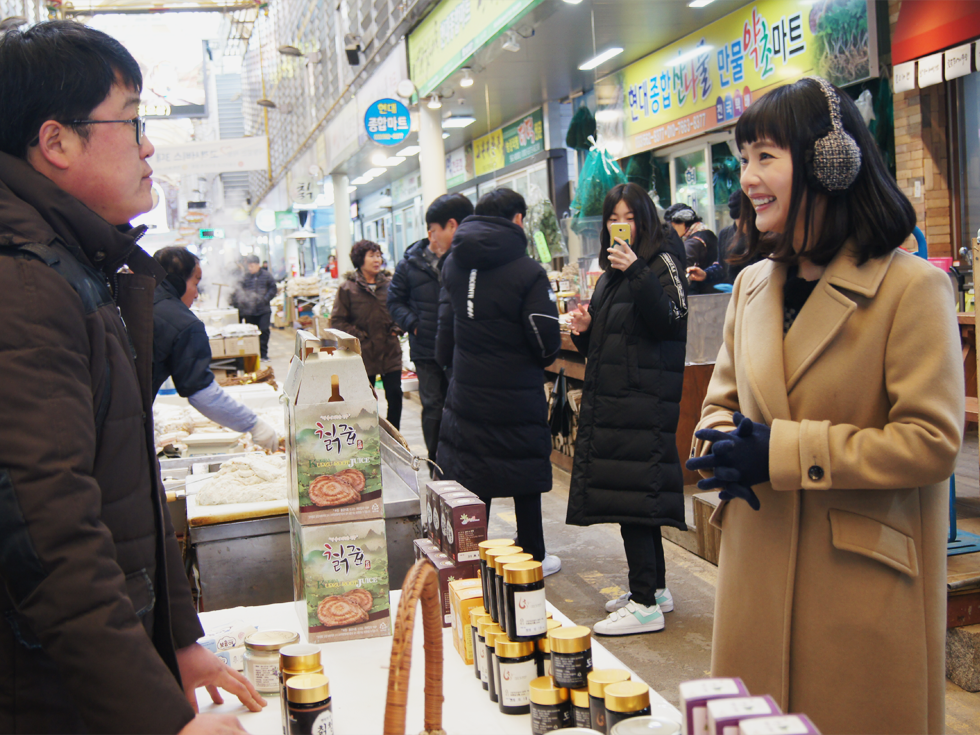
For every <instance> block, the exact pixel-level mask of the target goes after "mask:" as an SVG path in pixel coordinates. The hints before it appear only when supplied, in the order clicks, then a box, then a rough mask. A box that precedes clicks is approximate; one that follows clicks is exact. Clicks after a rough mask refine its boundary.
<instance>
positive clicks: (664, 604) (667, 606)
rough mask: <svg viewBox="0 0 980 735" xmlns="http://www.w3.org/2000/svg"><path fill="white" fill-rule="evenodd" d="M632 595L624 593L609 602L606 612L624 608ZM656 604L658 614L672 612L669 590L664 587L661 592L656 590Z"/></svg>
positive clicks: (672, 603) (672, 601) (672, 605)
mask: <svg viewBox="0 0 980 735" xmlns="http://www.w3.org/2000/svg"><path fill="white" fill-rule="evenodd" d="M632 594H633V593H632V592H625V593H623V594H621V595H620V596H619V597H617V598H616V599H615V600H610V601H609V602H607V603H606V612H616V611H617V610H619V609H621V608H624V607H626V603H627V602H629V601H630V596H631V595H632ZM657 604H658V605H660V612H663V613H669V612H673V611H674V598H673V596H672V595H671V594H670V590H669V589H667V588H666V587H665V588H664V589H662V590H657Z"/></svg>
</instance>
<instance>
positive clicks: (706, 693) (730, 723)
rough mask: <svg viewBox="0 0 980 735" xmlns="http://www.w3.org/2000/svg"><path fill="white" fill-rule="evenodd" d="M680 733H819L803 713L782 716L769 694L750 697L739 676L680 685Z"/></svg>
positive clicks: (725, 734)
mask: <svg viewBox="0 0 980 735" xmlns="http://www.w3.org/2000/svg"><path fill="white" fill-rule="evenodd" d="M680 702H681V708H680V709H681V717H682V719H683V724H682V730H681V733H682V735H774V734H775V733H780V735H820V732H819V731H818V730H817V728H816V727H815V726H814V725H813V723H812V722H811V721H810V719H809V718H808V717H807V716H806V715H803V714H789V715H785V714H783V713H782V711H781V710H780V709H779V705H778V704H776V701H775V700H774V699H773V698H772V697H771V696H770V695H768V694H766V695H762V696H752V695H750V694H749V691H748V689H746V687H745V684H743V683H742V680H741V679H737V678H736V679H696V680H694V681H685V682H682V683H681V685H680Z"/></svg>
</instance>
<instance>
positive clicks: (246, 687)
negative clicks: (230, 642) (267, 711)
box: [177, 643, 266, 732]
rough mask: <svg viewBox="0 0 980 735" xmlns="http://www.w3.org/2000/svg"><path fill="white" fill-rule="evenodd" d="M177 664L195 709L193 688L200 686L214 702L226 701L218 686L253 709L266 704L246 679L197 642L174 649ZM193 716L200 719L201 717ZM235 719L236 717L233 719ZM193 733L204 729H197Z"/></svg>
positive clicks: (186, 693)
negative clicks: (177, 649)
mask: <svg viewBox="0 0 980 735" xmlns="http://www.w3.org/2000/svg"><path fill="white" fill-rule="evenodd" d="M177 665H178V666H179V667H180V678H181V680H182V681H183V683H184V694H185V695H187V701H188V702H190V703H191V707H193V708H194V711H195V712H197V711H198V710H197V694H196V691H197V688H198V687H202V686H203V687H207V690H208V694H210V695H211V701H212V702H214V703H215V704H223V703H224V701H225V700H224V699H222V697H221V693H220V692H219V691H218V687H219V686H220V687H221V688H222V689H224V690H225V691H227V692H231V693H232V694H234V695H235V696H236V697H238V699H239V700H240V701H241V703H242V704H244V705H245V706H246V707H248V709H249V710H251V711H252V712H259V711H261V709H262V708H263V707H265V705H266V701H265V700H264V699H263V698H262V696H261V695H260V694H259V693H258V692H257V691H256V690H255V687H253V686H252V684H251V682H249V680H248V679H246V678H245V677H244V676H242V675H241V674H240V673H238V672H237V671H235V670H234V669H233V668H231V667H230V666H228V665H227V664H225V663H224V661H222V660H221V659H220V658H218V657H217V656H215V655H214V654H213V653H211V652H210V651H209V650H207V649H206V648H204V647H203V646H201V645H198V644H197V643H192V644H191V645H189V646H187V647H186V648H181V649H180V650H179V651H177ZM196 719H200V717H198V718H196ZM232 719H235V718H232ZM237 721H238V720H237V719H236V720H235V722H237ZM192 724H193V721H192V722H191V723H190V724H188V727H190V726H191V725H192ZM185 729H186V728H185ZM192 732H205V731H204V730H196V731H192ZM222 732H223V731H222Z"/></svg>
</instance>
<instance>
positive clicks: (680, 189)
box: [673, 148, 711, 226]
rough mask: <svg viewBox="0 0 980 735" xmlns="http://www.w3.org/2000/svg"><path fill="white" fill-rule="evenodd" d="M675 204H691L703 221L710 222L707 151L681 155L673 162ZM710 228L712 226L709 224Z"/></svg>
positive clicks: (701, 149) (700, 149) (709, 179)
mask: <svg viewBox="0 0 980 735" xmlns="http://www.w3.org/2000/svg"><path fill="white" fill-rule="evenodd" d="M673 169H674V173H673V178H674V190H675V192H676V196H675V197H674V201H675V202H684V203H685V204H689V205H690V206H691V207H693V208H694V210H695V211H696V212H697V213H698V214H699V215H701V217H702V219H704V220H705V221H707V220H708V216H709V212H710V209H709V199H708V197H709V196H710V192H711V187H710V186H709V183H710V181H711V177H710V176H709V175H708V161H707V156H706V155H705V149H704V148H699V149H698V150H696V151H691V152H690V153H685V154H683V155H679V156H677V157H675V158H674V160H673ZM709 226H710V224H709Z"/></svg>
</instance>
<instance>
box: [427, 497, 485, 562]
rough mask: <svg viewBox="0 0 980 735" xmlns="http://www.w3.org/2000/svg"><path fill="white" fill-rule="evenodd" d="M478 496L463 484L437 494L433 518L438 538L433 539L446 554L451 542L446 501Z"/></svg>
mask: <svg viewBox="0 0 980 735" xmlns="http://www.w3.org/2000/svg"><path fill="white" fill-rule="evenodd" d="M475 497H476V496H475V495H474V494H473V493H471V492H470V491H469V490H467V489H466V488H465V487H463V486H462V485H457V486H456V487H455V488H453V489H450V490H446V491H444V492H441V493H439V494H438V495H437V496H436V503H435V507H434V508H433V509H432V520H433V523H434V524H435V527H436V538H435V539H433V540H434V541H435V542H436V544H437V545H438V546H439V548H440V549H442V552H443V553H444V554H446V555H448V554H449V542H448V541H447V539H446V528H445V523H444V522H445V520H446V515H447V514H446V503H447V502H449V501H450V500H454V499H455V498H475Z"/></svg>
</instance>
